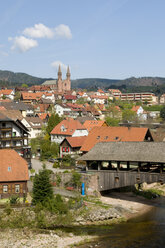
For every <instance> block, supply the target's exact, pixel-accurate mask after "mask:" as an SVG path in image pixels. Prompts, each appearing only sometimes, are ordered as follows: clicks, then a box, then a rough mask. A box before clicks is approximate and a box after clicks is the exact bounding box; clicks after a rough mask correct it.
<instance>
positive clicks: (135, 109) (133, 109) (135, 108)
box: [131, 106, 140, 112]
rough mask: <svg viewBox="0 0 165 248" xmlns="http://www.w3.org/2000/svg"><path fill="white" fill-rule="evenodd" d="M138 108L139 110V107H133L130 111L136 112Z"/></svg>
mask: <svg viewBox="0 0 165 248" xmlns="http://www.w3.org/2000/svg"><path fill="white" fill-rule="evenodd" d="M139 108H140V106H133V107H132V109H131V110H132V111H134V112H137V111H138V109H139Z"/></svg>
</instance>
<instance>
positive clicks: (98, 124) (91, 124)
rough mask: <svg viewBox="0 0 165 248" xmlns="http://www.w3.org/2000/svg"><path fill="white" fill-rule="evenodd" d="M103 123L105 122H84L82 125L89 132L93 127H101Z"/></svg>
mask: <svg viewBox="0 0 165 248" xmlns="http://www.w3.org/2000/svg"><path fill="white" fill-rule="evenodd" d="M104 123H105V121H101V120H86V121H85V122H84V124H83V125H84V127H85V128H86V129H87V130H88V131H91V129H92V128H93V127H101V126H103V124H104Z"/></svg>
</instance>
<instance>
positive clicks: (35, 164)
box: [31, 158, 66, 173]
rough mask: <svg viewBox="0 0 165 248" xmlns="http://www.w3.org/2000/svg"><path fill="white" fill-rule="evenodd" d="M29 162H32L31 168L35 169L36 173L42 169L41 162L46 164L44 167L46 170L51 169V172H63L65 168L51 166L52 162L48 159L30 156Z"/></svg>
mask: <svg viewBox="0 0 165 248" xmlns="http://www.w3.org/2000/svg"><path fill="white" fill-rule="evenodd" d="M31 162H32V168H33V169H34V170H35V172H36V173H38V171H39V170H41V169H42V166H43V164H45V165H46V168H47V169H48V170H52V171H53V172H63V171H65V170H66V169H59V168H53V163H50V162H48V161H44V162H43V161H40V160H38V159H34V158H32V160H31Z"/></svg>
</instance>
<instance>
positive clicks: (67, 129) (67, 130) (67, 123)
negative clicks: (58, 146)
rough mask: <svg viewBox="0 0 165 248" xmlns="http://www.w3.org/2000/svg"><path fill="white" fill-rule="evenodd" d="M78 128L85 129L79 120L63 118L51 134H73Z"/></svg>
mask: <svg viewBox="0 0 165 248" xmlns="http://www.w3.org/2000/svg"><path fill="white" fill-rule="evenodd" d="M77 129H79V130H80V129H81V130H84V129H85V128H84V126H83V125H82V124H81V123H80V122H79V121H77V120H73V119H69V120H63V121H61V122H60V123H59V124H58V125H57V126H55V127H54V129H53V130H52V131H51V134H58V135H69V136H71V135H72V134H73V133H74V132H75V130H77ZM63 130H64V131H63Z"/></svg>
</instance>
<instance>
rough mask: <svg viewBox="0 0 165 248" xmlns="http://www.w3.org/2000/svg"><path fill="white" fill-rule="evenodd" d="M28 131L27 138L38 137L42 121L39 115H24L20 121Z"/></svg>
mask: <svg viewBox="0 0 165 248" xmlns="http://www.w3.org/2000/svg"><path fill="white" fill-rule="evenodd" d="M21 122H22V123H23V124H24V125H25V127H26V128H27V129H28V131H29V138H30V139H33V138H36V137H38V136H39V135H40V134H41V132H42V126H43V121H42V120H41V118H39V117H26V118H23V119H22V121H21Z"/></svg>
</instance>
